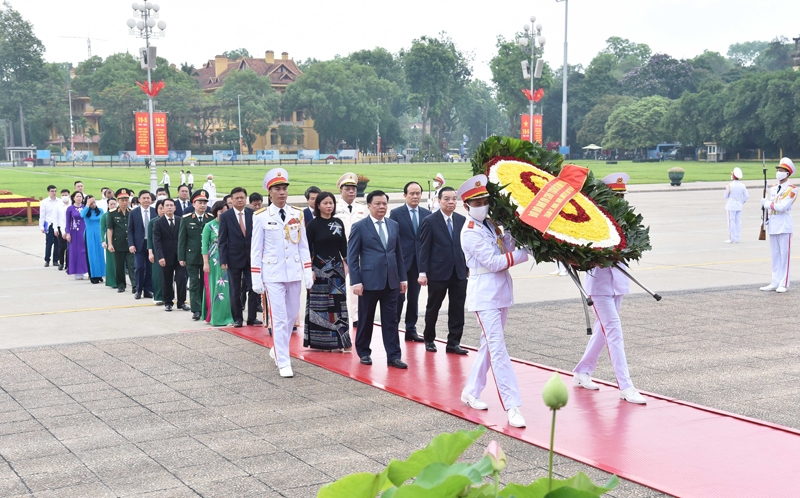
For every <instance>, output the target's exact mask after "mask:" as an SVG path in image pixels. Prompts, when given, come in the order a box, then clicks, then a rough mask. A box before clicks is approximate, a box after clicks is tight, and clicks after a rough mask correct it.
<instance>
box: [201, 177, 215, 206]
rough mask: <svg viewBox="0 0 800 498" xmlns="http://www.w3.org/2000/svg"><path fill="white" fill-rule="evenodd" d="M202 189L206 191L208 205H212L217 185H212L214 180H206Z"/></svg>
mask: <svg viewBox="0 0 800 498" xmlns="http://www.w3.org/2000/svg"><path fill="white" fill-rule="evenodd" d="M203 189H205V191H206V192H208V205H209V206H213V205H214V203H215V202H217V186H216V185H214V182H212V181H211V180H208V181H207V182H206V183H205V184H204V185H203Z"/></svg>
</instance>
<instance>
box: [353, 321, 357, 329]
mask: <svg viewBox="0 0 800 498" xmlns="http://www.w3.org/2000/svg"><path fill="white" fill-rule="evenodd" d="M353 328H354V329H357V328H358V320H353Z"/></svg>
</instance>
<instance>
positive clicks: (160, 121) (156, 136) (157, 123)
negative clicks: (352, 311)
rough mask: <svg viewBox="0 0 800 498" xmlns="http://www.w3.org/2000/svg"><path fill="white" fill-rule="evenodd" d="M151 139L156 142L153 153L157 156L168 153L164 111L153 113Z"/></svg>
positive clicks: (165, 114)
mask: <svg viewBox="0 0 800 498" xmlns="http://www.w3.org/2000/svg"><path fill="white" fill-rule="evenodd" d="M153 140H154V141H155V143H156V146H155V154H156V155H157V156H167V155H169V144H168V143H167V113H165V112H154V113H153ZM148 153H149V151H148Z"/></svg>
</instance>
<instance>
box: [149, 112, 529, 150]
mask: <svg viewBox="0 0 800 498" xmlns="http://www.w3.org/2000/svg"><path fill="white" fill-rule="evenodd" d="M532 141H533V142H537V143H538V144H539V145H542V115H541V114H534V115H533V140H532ZM156 143H158V142H156Z"/></svg>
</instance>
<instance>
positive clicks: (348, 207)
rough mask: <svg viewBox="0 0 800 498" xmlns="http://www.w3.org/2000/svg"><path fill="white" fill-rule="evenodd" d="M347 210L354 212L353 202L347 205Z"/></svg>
mask: <svg viewBox="0 0 800 498" xmlns="http://www.w3.org/2000/svg"><path fill="white" fill-rule="evenodd" d="M347 210H348V211H350V212H351V213H352V212H353V205H352V204H348V205H347Z"/></svg>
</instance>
